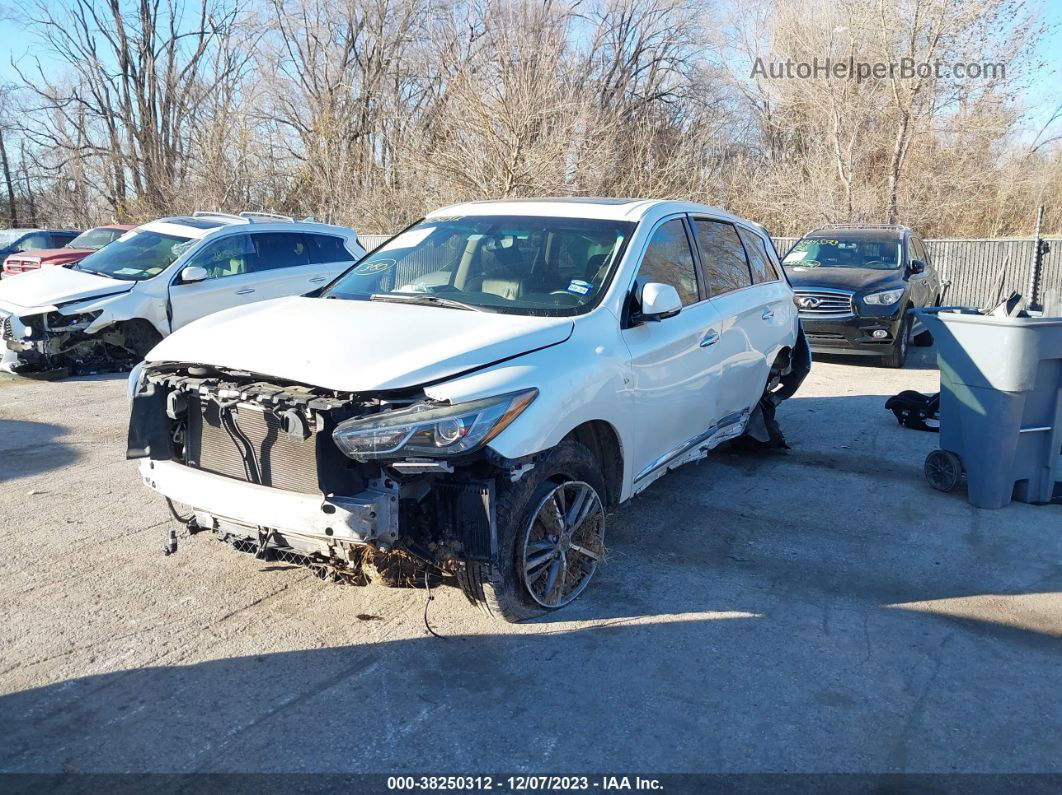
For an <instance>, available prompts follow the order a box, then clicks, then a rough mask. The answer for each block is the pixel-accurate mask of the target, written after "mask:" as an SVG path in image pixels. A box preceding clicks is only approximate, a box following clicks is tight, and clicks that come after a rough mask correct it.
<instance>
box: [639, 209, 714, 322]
mask: <svg viewBox="0 0 1062 795" xmlns="http://www.w3.org/2000/svg"><path fill="white" fill-rule="evenodd" d="M649 282H660V283H662V284H670V285H671V286H672V287H674V288H675V291H676V292H677V293H678V294H679V298H681V299H682V305H683V306H688V305H689V304H695V303H697V301H699V300H700V294H699V292H698V291H697V271H696V269H695V267H694V264H693V252H691V251H690V242H689V238H687V236H686V225H685V224H684V223H683V222H682V219H681V218H675V219H673V220H671V221H668V222H666V223H665V224H663V225H662V226H660V227H659V228H658V229H657V230H656V231H655V232H653V238H652V240H650V241H649V246H648V247H647V248H646V249H645V256H643V257H642V264H641V266H639V268H638V285H639V287H642V286H644V285H646V284H648V283H649Z"/></svg>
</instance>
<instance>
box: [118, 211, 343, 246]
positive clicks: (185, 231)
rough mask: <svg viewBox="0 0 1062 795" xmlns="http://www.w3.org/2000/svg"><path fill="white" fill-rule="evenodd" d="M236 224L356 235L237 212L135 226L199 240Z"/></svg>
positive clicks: (336, 228) (261, 229) (260, 229)
mask: <svg viewBox="0 0 1062 795" xmlns="http://www.w3.org/2000/svg"><path fill="white" fill-rule="evenodd" d="M234 226H241V227H247V226H253V227H254V231H256V232H292V231H299V232H321V233H328V234H334V235H342V236H343V237H348V238H349V237H355V236H356V233H355V231H354V230H353V229H351V228H349V227H345V226H333V225H331V224H320V223H317V222H316V221H285V220H280V221H262V220H258V219H257V218H255V217H240V216H235V215H223V214H221V213H218V214H199V215H173V216H167V217H165V218H158V219H156V220H154V221H148V222H147V223H145V224H141V225H140V226H138V227H135V228H136V229H141V230H145V231H148V232H158V233H160V234H164V235H177V236H179V237H187V238H189V239H192V240H199V239H201V238H204V237H207V236H208V235H210V234H212V233H214V232H217V231H218V230H220V229H225V228H227V227H234Z"/></svg>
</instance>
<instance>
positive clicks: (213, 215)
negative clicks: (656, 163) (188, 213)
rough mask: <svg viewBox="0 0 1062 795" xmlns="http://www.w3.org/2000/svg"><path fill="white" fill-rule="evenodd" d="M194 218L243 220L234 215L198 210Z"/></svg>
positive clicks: (193, 215) (193, 214)
mask: <svg viewBox="0 0 1062 795" xmlns="http://www.w3.org/2000/svg"><path fill="white" fill-rule="evenodd" d="M192 217H193V218H229V219H231V220H233V221H239V220H242V219H241V218H240V216H238V215H233V214H232V213H219V212H214V211H213V210H196V211H195V212H194V213H192Z"/></svg>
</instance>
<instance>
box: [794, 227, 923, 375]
mask: <svg viewBox="0 0 1062 795" xmlns="http://www.w3.org/2000/svg"><path fill="white" fill-rule="evenodd" d="M783 264H784V266H785V270H786V273H787V274H788V275H789V281H790V282H792V284H793V290H794V292H795V293H796V295H795V299H794V300H795V301H796V304H797V308H798V310H799V311H800V319H801V321H802V322H803V325H804V333H805V334H806V335H807V338H808V342H809V343H811V347H812V350H815V351H818V352H820V353H850V354H856V355H859V356H878V357H881V360H882V363H883V364H884V365H885V366H886V367H903V365H904V362H905V361H906V360H907V348H908V345H909V344H910V341H911V336H912V324H913V321H912V318H911V317H910V316H909V315H908V314H907V310H908V309H910V308H912V307H922V306H937V305H938V304H939V302H940V298H941V283H940V276H939V275H938V274H937V271H936V269H935V268H934V267H933V263H932V261H931V260H930V258H929V254H928V253H927V252H926V247H925V244H924V243H923V242H922V239H921V238H920V237H919V236H918V234H917V233H916V232H915V231H914V230H912V229H910V228H909V227H906V226H897V225H872V224H868V225H854V224H853V225H847V224H845V225H833V226H826V227H823V228H822V229H816V230H814V231H813V232H808V233H807V234H806V235H804V237H802V238H801V239H800V241H799V242H798V243H797V244H796V245H795V246H793V247H792V248H791V249H790V250H789V253H788V254H786V255H785V259H784V260H783Z"/></svg>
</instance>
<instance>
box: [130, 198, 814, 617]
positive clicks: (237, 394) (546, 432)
mask: <svg viewBox="0 0 1062 795" xmlns="http://www.w3.org/2000/svg"><path fill="white" fill-rule="evenodd" d="M809 368H810V355H809V352H808V348H807V343H806V342H805V341H804V339H803V335H802V333H801V331H800V324H799V321H798V319H797V310H796V307H795V306H794V304H793V290H792V288H791V287H790V286H789V283H788V282H787V281H786V277H785V274H784V272H783V271H782V268H781V267H780V265H779V263H778V258H777V255H776V253H775V250H774V246H773V245H772V243H771V240H770V237H768V235H767V232H766V231H765V230H764V229H763V228H762V227H761V226H759V225H757V224H754V223H750V222H749V221H745V220H742V219H740V218H735V217H734V216H732V215H729V214H727V213H725V212H723V211H721V210H718V209H715V208H711V207H704V206H701V205H697V204H689V203H685V202H677V201H643V200H621V199H571V200H527V201H505V202H473V203H469V204H463V205H458V206H454V207H447V208H445V209H442V210H438V211H436V212H435V213H432V214H431V215H429V216H428V217H426V218H425V219H423V220H422V221H420V222H419V223H417V224H414V225H413V226H412V227H410V228H408V229H406V230H405V231H404V232H402V233H401V234H399V235H398V236H396V237H394V238H392V239H391V240H390V241H388V242H387V243H385V244H384V245H382V246H380V247H379V248H377V249H376V250H375V251H373V253H371V254H370V255H368V256H367V257H365V258H364V259H363V260H361V261H360V262H359V263H358V264H357V265H356V266H355V267H354V268H352V269H351V270H349V271H347V272H346V273H345V274H343V275H342V276H341V277H339V278H338V279H337V280H336V281H335V282H334V283H333V284H331V285H330V286H329V287H328V288H327V289H325V290H324V291H323V292H322V294H321V295H320V296H318V297H298V298H285V299H281V300H278V301H270V302H268V303H262V304H258V305H256V306H248V307H241V308H240V309H235V310H231V311H228V312H219V313H217V314H215V315H212V316H211V317H209V318H207V319H205V320H203V321H201V322H199V323H196V324H195V325H194V326H191V327H189V328H187V329H184V330H182V331H180V332H178V333H176V334H174V335H172V336H171V337H169V338H167V339H165V340H163V341H162V343H161V344H159V345H158V347H156V348H155V349H154V350H153V351H151V352H150V354H149V355H148V357H147V361H146V362H145V363H143V364H142V365H140V366H138V367H137V368H136V370H134V372H133V374H132V375H131V376H130V389H131V393H132V395H133V408H132V416H131V419H130V432H129V451H128V455H129V457H130V458H142V459H143V461H142V463H141V474H142V476H143V480H144V483H145V484H146V485H148V486H149V487H150V488H153V489H155V490H157V491H158V492H161V493H162V494H163V495H165V496H166V497H167V498H169V499H171V500H177V501H179V502H181V503H184V504H187V505H190V506H191V507H192V513H191V518H190V520H189V521H188V528H189V530H190V531H191V532H198V531H200V530H208V531H211V532H213V533H214V534H216V535H217V537H218V538H220V539H222V540H225V541H228V542H230V543H232V544H233V545H234V546H235V547H237V548H238V549H241V550H244V551H253V552H256V553H257V554H258V555H260V556H262V557H268V556H270V555H273V554H277V555H281V556H282V557H283V559H285V560H289V561H294V560H301V561H302V562H304V563H305V564H307V565H309V566H310V567H311V568H312V569H314V570H315V571H316V572H317V573H318V574H320V575H321V576H326V575H328V576H332V577H336V578H341V579H345V580H349V581H353V582H364V580H365V578H366V576H368V577H370V578H371V577H373V576H374V574H373V573H372V572H381V571H384V572H386V571H389V570H390V571H396V570H397V571H400V572H403V571H404V572H405V573H406V575H405V577H404V578H403V577H399V578H397V579H399V580H401V579H405V580H406V581H407V582H408V581H409V579H410V578H412V577H416V578H417V579H419V576H417V575H415V574H413V573H414V572H417V571H419V572H420V576H428V575H429V574H430V573H432V572H434V573H435V575H436V576H438V575H439V574H442V575H444V576H446V575H449V576H453V577H455V578H456V579H457V581H458V582H459V583H460V584H461V586H462V587H463V588H464V590H465V593H466V594H467V595H468V597H469V599H471V600H472V601H474V602H478V603H481V604H483V605H485V606H486V607H487V608H488V609H489V610H490V612H491V613H493V614H494V615H496V616H499V617H502V618H504V619H507V620H510V621H515V620H519V619H523V618H527V617H530V616H533V615H536V614H538V613H541V612H544V611H547V610H551V609H555V608H558V607H561V606H563V605H565V604H567V603H569V602H571V601H572V600H573V599H575V598H576V597H577V596H578V595H579V594H580V593H581V592H582V591H583V589H584V588H585V587H586V585H587V583H588V582H589V580H590V578H591V576H592V575H593V573H594V571H595V570H596V568H597V566H598V564H599V563H600V562H601V560H602V559H603V557H604V554H605V546H604V544H605V535H604V533H605V514H606V511H607V510H609V509H611V508H612V507H614V506H617V505H619V504H620V503H623V502H624V501H626V500H628V499H630V498H631V497H632V496H633V495H635V494H637V493H638V492H639V491H641V490H642V489H645V488H646V487H647V486H649V485H650V484H651V483H652V482H653V481H654V480H655V479H656V478H658V477H660V476H661V475H663V474H665V473H666V472H667V471H668V470H670V469H673V468H675V467H677V466H679V465H681V464H684V463H686V462H688V461H693V460H695V459H698V458H702V457H704V456H705V455H707V454H708V451H709V450H711V449H712V448H713V447H715V446H716V445H718V444H720V443H721V442H723V441H725V440H727V439H732V438H734V437H737V436H740V435H742V434H748V435H750V436H753V437H755V438H758V439H760V440H761V441H767V436H768V433H767V432H768V430H769V428H770V427H771V426H772V421H773V415H774V408H775V406H777V404H778V403H779V402H781V401H782V400H783V399H785V398H787V397H789V396H790V395H792V394H793V393H794V392H795V391H796V389H797V388H798V386H799V385H800V383H801V381H802V380H803V378H804V376H805V375H806V374H807V372H808V369H809ZM169 549H170V550H171V551H172V550H175V549H176V536H172V537H171V539H170V543H169ZM367 563H371V564H372V565H371V566H366V564H367ZM418 567H419V568H418ZM366 571H368V574H367V575H366ZM384 579H385V580H386V579H387V577H384Z"/></svg>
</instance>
